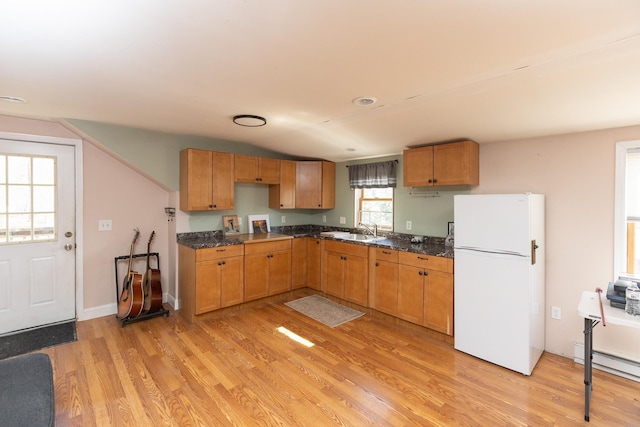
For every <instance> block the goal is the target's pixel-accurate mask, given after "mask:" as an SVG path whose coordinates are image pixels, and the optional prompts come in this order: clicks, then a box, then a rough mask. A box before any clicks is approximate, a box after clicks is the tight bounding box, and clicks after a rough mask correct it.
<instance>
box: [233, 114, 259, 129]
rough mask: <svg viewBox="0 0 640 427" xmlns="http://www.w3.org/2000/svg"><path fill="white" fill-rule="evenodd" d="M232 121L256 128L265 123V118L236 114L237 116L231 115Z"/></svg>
mask: <svg viewBox="0 0 640 427" xmlns="http://www.w3.org/2000/svg"><path fill="white" fill-rule="evenodd" d="M233 123H235V124H237V125H239V126H245V127H249V128H257V127H260V126H264V125H266V124H267V120H266V119H265V118H264V117H260V116H254V115H252V114H238V115H237V116H233Z"/></svg>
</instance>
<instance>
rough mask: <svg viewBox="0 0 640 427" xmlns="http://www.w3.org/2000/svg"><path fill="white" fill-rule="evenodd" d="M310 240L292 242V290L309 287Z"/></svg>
mask: <svg viewBox="0 0 640 427" xmlns="http://www.w3.org/2000/svg"><path fill="white" fill-rule="evenodd" d="M308 240H309V239H308V238H306V237H304V238H298V239H293V240H292V241H291V289H298V288H304V287H305V286H307V267H308V260H309V256H308V253H307V252H308V247H309V246H308V245H309V243H308Z"/></svg>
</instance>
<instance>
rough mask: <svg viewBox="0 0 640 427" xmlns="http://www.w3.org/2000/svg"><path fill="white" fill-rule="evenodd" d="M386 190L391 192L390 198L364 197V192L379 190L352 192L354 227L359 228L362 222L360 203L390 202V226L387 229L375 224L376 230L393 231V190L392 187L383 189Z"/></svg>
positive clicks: (360, 189)
mask: <svg viewBox="0 0 640 427" xmlns="http://www.w3.org/2000/svg"><path fill="white" fill-rule="evenodd" d="M385 188H387V189H390V190H391V198H370V197H364V196H365V194H364V192H365V190H380V188H357V189H355V190H354V199H355V200H354V207H355V215H354V218H355V227H356V228H357V227H359V226H360V223H361V222H362V220H361V215H362V202H363V201H367V200H369V201H380V200H382V201H390V202H391V226H390V227H387V226H382V225H381V224H377V226H378V230H382V231H388V232H393V229H394V226H393V225H394V219H395V204H394V200H395V194H394V193H395V188H393V187H385Z"/></svg>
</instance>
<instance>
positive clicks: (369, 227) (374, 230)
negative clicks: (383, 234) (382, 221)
mask: <svg viewBox="0 0 640 427" xmlns="http://www.w3.org/2000/svg"><path fill="white" fill-rule="evenodd" d="M358 225H359V226H360V227H364V228H365V229H366V230H367V231H368V232H369V233H371V234H373V237H378V224H376V223H371V224H369V225H367V224H365V223H362V222H361V223H360V224H358ZM372 227H373V228H372Z"/></svg>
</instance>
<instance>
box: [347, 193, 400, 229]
mask: <svg viewBox="0 0 640 427" xmlns="http://www.w3.org/2000/svg"><path fill="white" fill-rule="evenodd" d="M355 196H356V203H355V205H356V213H355V218H356V224H355V225H356V227H357V226H358V224H360V223H363V224H376V225H377V226H378V229H379V230H386V231H393V188H391V187H388V188H359V189H356V190H355Z"/></svg>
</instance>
